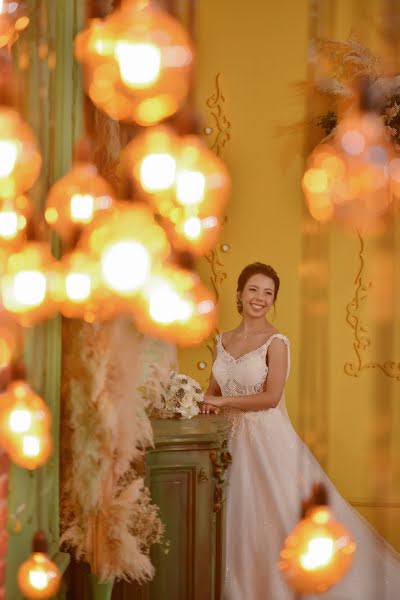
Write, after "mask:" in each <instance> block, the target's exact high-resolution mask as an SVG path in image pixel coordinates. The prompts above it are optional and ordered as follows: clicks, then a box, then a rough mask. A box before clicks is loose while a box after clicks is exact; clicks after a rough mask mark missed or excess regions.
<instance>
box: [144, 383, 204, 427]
mask: <svg viewBox="0 0 400 600" xmlns="http://www.w3.org/2000/svg"><path fill="white" fill-rule="evenodd" d="M203 400H204V394H203V391H202V389H201V387H200V385H199V384H198V383H197V381H195V380H194V379H192V378H191V377H188V376H187V375H184V374H182V373H176V372H175V371H172V372H171V374H170V378H169V380H167V381H166V382H165V383H164V385H163V386H162V391H161V396H160V398H159V399H158V401H157V402H156V403H155V406H154V408H155V410H156V413H157V415H158V416H160V417H162V418H163V419H168V418H172V417H174V416H175V415H179V416H180V417H181V419H191V418H192V417H195V416H196V415H198V414H199V412H200V411H199V407H198V405H197V403H198V402H203Z"/></svg>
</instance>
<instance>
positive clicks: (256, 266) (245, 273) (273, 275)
mask: <svg viewBox="0 0 400 600" xmlns="http://www.w3.org/2000/svg"><path fill="white" fill-rule="evenodd" d="M259 273H260V274H261V275H265V276H266V277H269V278H270V279H272V281H273V282H274V285H275V292H274V304H275V302H276V298H277V296H278V292H279V286H280V280H279V277H278V274H277V272H276V271H275V269H273V268H272V267H271V266H270V265H265V264H264V263H260V262H255V263H251V264H250V265H247V266H246V267H245V268H244V269H243V270H242V272H241V273H240V275H239V278H238V282H237V309H238V311H239V313H240V314H242V312H243V305H242V301H241V300H240V298H239V294H240V293H241V292H243V290H244V288H245V285H246V283H247V282H248V280H249V279H250V277H252V276H253V275H258V274H259Z"/></svg>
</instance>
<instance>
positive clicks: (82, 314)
mask: <svg viewBox="0 0 400 600" xmlns="http://www.w3.org/2000/svg"><path fill="white" fill-rule="evenodd" d="M57 267H58V268H57V270H56V271H55V274H54V277H53V281H52V285H51V289H50V293H51V296H52V298H53V300H54V302H55V303H56V304H57V306H58V310H59V311H60V312H61V314H62V315H63V316H64V317H68V318H70V319H84V320H85V321H87V322H93V321H94V320H96V319H106V318H107V319H109V318H111V317H112V316H115V315H116V313H115V311H114V309H115V307H116V303H115V299H113V298H112V296H111V294H110V292H108V291H107V290H106V289H105V287H104V284H103V283H102V278H101V274H100V264H99V262H98V261H97V260H96V261H95V260H93V258H92V257H91V256H90V255H89V254H87V253H86V252H82V251H79V250H75V251H73V252H71V253H69V254H66V255H65V256H63V258H62V259H61V261H60V262H59V264H58V265H57Z"/></svg>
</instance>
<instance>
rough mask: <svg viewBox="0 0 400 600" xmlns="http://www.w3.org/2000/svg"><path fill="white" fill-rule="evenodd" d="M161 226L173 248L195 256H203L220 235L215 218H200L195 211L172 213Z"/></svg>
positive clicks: (219, 227) (212, 246) (219, 224)
mask: <svg viewBox="0 0 400 600" xmlns="http://www.w3.org/2000/svg"><path fill="white" fill-rule="evenodd" d="M163 226H164V229H165V231H166V232H167V234H168V237H169V239H170V240H171V243H172V245H173V246H174V248H176V249H177V250H180V251H182V252H190V253H191V254H194V255H195V256H203V255H204V254H207V252H209V251H210V250H211V249H212V248H214V246H215V245H216V243H217V241H218V238H219V236H220V233H221V223H220V221H219V219H218V218H217V217H216V216H214V215H210V216H208V217H204V218H200V217H199V216H198V213H197V211H196V210H194V211H192V210H190V209H188V210H186V211H184V212H183V214H182V213H181V212H176V213H175V212H173V213H172V215H171V219H164V220H163Z"/></svg>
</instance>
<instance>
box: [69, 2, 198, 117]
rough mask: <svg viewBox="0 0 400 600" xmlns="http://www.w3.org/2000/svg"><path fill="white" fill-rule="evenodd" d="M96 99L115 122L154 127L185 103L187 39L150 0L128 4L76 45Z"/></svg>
mask: <svg viewBox="0 0 400 600" xmlns="http://www.w3.org/2000/svg"><path fill="white" fill-rule="evenodd" d="M75 51H76V56H77V59H78V60H79V61H80V62H81V63H83V66H84V70H85V85H86V89H87V91H88V94H89V96H90V98H91V99H92V101H93V102H94V103H95V104H96V106H98V107H99V108H101V109H102V110H103V111H104V112H106V113H107V114H108V115H109V116H110V117H112V118H113V119H118V120H123V121H129V122H136V123H138V124H140V125H154V124H156V123H158V122H159V121H161V120H162V119H165V118H166V117H169V116H170V115H172V114H174V113H175V112H176V111H177V110H178V108H179V106H180V105H181V104H182V102H183V101H184V99H185V97H186V95H187V93H188V90H189V80H190V72H191V65H192V59H193V56H192V50H191V46H190V42H189V38H188V35H187V33H186V31H185V29H184V28H183V27H182V26H181V25H180V23H179V22H178V21H176V20H175V19H173V18H172V17H170V16H169V15H168V14H166V13H165V12H164V11H162V10H161V9H160V8H159V7H158V6H157V5H156V4H155V3H153V2H151V1H149V0H140V1H139V0H123V2H122V4H121V7H120V8H118V9H117V10H115V11H114V12H113V13H112V14H111V15H110V16H109V17H107V18H106V19H105V20H103V21H99V20H93V21H91V23H90V25H89V28H88V29H86V30H85V31H83V32H81V33H80V34H79V35H78V36H77V38H76V42H75Z"/></svg>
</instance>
